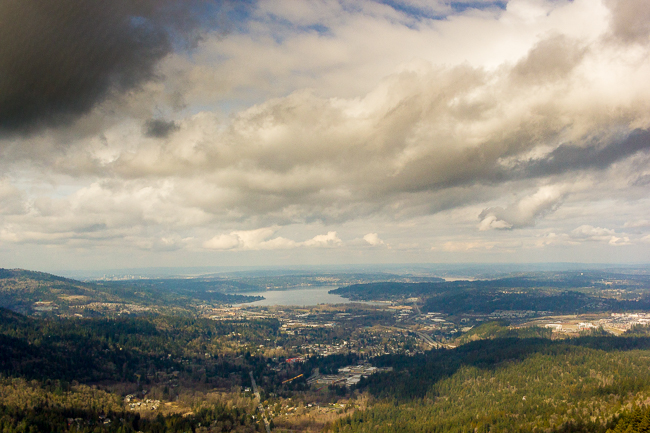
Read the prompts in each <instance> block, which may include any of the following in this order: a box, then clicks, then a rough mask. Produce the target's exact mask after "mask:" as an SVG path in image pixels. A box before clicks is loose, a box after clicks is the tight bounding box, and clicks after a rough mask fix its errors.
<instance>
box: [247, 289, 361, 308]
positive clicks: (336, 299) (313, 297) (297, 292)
mask: <svg viewBox="0 0 650 433" xmlns="http://www.w3.org/2000/svg"><path fill="white" fill-rule="evenodd" d="M337 288H339V286H325V287H312V288H310V289H303V288H300V289H290V290H267V291H264V292H251V293H248V292H247V293H241V294H242V295H248V296H264V298H265V299H263V300H261V301H256V302H248V303H246V304H238V305H241V306H249V305H250V306H263V305H267V306H268V305H296V306H309V305H318V304H347V303H349V302H350V300H349V299H346V298H343V297H341V296H339V295H333V294H330V293H327V292H328V291H330V290H332V289H337Z"/></svg>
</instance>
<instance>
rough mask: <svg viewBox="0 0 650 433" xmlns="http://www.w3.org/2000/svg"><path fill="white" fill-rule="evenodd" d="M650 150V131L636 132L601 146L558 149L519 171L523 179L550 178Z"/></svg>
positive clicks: (608, 164)
mask: <svg viewBox="0 0 650 433" xmlns="http://www.w3.org/2000/svg"><path fill="white" fill-rule="evenodd" d="M648 149H650V130H647V129H636V130H634V131H632V132H631V133H630V134H629V135H628V136H627V137H625V138H624V139H623V140H621V141H614V142H611V143H609V144H607V145H605V146H602V145H600V144H599V143H596V144H592V145H589V146H576V145H561V146H559V147H557V148H556V149H555V150H553V152H551V153H550V154H549V155H548V157H546V158H544V159H543V160H539V161H535V162H532V163H529V164H527V165H526V166H525V167H521V170H520V171H519V172H520V173H521V174H524V175H525V176H526V177H540V176H550V175H554V174H562V173H566V172H570V171H573V170H585V169H605V168H607V167H609V166H610V165H612V164H613V163H615V162H617V161H620V160H623V159H625V158H627V157H629V156H632V155H634V154H635V153H637V152H640V151H643V150H648Z"/></svg>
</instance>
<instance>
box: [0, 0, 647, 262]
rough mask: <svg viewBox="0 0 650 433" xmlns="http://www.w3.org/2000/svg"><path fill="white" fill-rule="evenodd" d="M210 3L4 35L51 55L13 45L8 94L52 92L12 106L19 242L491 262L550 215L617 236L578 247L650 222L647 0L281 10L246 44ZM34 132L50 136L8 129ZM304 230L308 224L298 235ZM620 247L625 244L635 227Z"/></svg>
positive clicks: (250, 30) (0, 207)
mask: <svg viewBox="0 0 650 433" xmlns="http://www.w3.org/2000/svg"><path fill="white" fill-rule="evenodd" d="M194 1H195V0H190V2H178V1H176V0H163V1H161V2H153V3H152V2H151V1H150V0H144V1H143V2H139V3H134V4H131V3H129V4H128V5H127V4H126V3H125V2H124V1H123V0H119V1H118V2H117V3H112V6H111V7H108V8H107V9H106V10H103V8H99V9H102V10H99V9H98V8H97V7H96V3H94V2H91V3H88V4H87V5H86V4H84V5H85V6H83V7H79V8H78V10H76V11H74V13H72V12H70V9H71V8H72V6H73V5H78V4H77V3H75V2H73V1H72V0H64V1H63V3H60V5H58V6H57V7H59V8H60V9H61V13H60V14H63V15H64V16H66V17H68V19H69V20H72V21H70V22H69V23H68V24H69V25H68V24H65V25H66V28H64V29H61V30H60V31H59V26H62V25H63V24H61V23H59V21H60V18H58V16H59V15H56V14H58V13H59V12H56V13H55V14H53V15H52V16H53V17H54V16H55V15H56V17H57V18H56V20H55V21H56V23H50V22H47V20H46V22H44V23H43V24H42V25H41V24H40V23H37V22H36V21H34V20H32V21H34V23H35V24H34V26H32V27H30V26H27V27H25V26H22V24H21V27H16V28H13V27H12V29H10V30H6V29H4V28H3V29H0V34H3V33H2V32H5V33H6V32H9V31H11V32H12V33H15V35H14V36H12V37H14V38H19V39H20V40H21V41H25V42H24V43H23V42H21V43H23V45H25V44H28V45H29V44H31V45H30V46H33V47H34V48H35V49H37V50H36V51H38V50H43V48H42V47H43V46H45V47H46V48H47V47H50V48H51V50H50V51H48V52H51V53H52V58H50V57H48V56H49V54H47V53H46V54H47V55H45V56H42V58H39V57H38V56H34V55H32V54H31V53H32V52H31V51H30V50H23V52H24V53H25V56H26V57H25V58H19V57H20V56H19V51H20V49H19V48H15V47H14V45H12V46H5V45H3V46H2V47H0V51H2V53H4V54H6V55H5V56H4V57H3V59H2V60H0V65H1V64H3V63H2V62H10V61H11V62H13V63H12V65H14V66H10V67H7V68H0V71H1V72H0V88H1V87H2V86H4V85H5V84H6V83H9V82H10V81H11V80H14V81H15V80H17V79H18V78H16V77H20V76H23V77H25V80H26V81H29V82H30V83H32V84H25V83H22V84H21V83H19V85H17V86H14V87H12V88H15V89H17V90H15V92H14V93H11V92H9V93H6V92H0V112H1V110H5V111H4V112H6V113H9V114H10V115H9V116H8V117H7V116H0V119H2V120H0V122H2V121H4V122H5V123H3V124H2V126H1V127H0V128H1V129H2V131H0V135H2V134H3V133H4V135H3V136H2V137H0V140H1V143H0V153H1V157H0V167H1V168H2V172H3V173H7V176H11V179H12V182H8V181H7V182H5V183H2V182H0V232H2V233H3V235H2V236H3V239H4V240H5V241H6V242H7V243H8V244H10V245H12V246H15V245H18V244H21V243H25V244H27V243H34V244H37V243H40V244H62V245H66V246H68V247H71V248H72V247H80V246H82V247H83V246H89V245H96V246H105V245H118V244H119V243H120V242H123V243H124V245H131V246H136V247H137V248H141V249H150V250H165V249H170V250H173V249H175V248H179V249H181V250H183V249H184V250H188V251H202V250H203V249H214V250H249V251H253V250H267V251H271V250H279V249H286V250H290V249H294V250H300V249H303V250H302V251H305V250H306V249H307V248H309V247H312V248H317V247H325V246H329V247H338V246H343V247H348V246H349V247H355V246H358V247H359V248H358V249H357V250H355V252H356V253H359V254H366V253H367V254H369V255H370V254H379V253H380V250H381V251H383V249H380V248H375V249H373V248H370V247H369V246H380V245H382V240H381V239H380V238H379V236H378V235H377V234H376V233H369V231H370V230H373V232H374V231H377V232H381V233H382V236H383V237H386V238H389V239H391V243H392V245H394V246H395V248H398V247H397V246H398V245H404V248H405V249H407V248H409V252H411V251H421V250H422V248H425V249H427V248H428V247H425V246H424V245H429V246H430V245H432V244H435V245H438V247H437V248H438V251H440V249H441V247H440V246H439V245H440V244H443V243H444V242H441V241H436V240H430V239H428V238H427V239H424V238H426V237H427V236H429V237H431V238H435V237H443V236H444V239H445V241H449V242H451V243H450V244H449V246H448V248H449V249H450V250H452V249H455V250H457V251H461V250H463V249H465V250H468V251H472V250H473V251H489V247H490V245H492V246H495V245H497V240H495V239H500V241H503V238H508V239H514V238H515V237H518V236H522V237H526V236H531V239H533V240H539V238H540V236H538V235H539V233H540V232H542V231H543V230H544V229H546V226H548V225H551V223H552V225H553V227H552V228H549V230H553V232H554V233H557V239H560V240H561V241H562V242H564V243H565V244H566V245H567V246H569V245H578V244H581V243H583V242H586V241H587V239H592V240H594V239H595V238H593V236H597V234H593V236H592V235H587V234H585V233H582V232H580V231H578V232H576V233H574V234H573V235H571V236H570V235H569V233H570V232H571V230H572V229H573V228H575V227H578V226H580V225H581V224H582V223H583V222H585V221H589V222H590V223H591V224H593V225H594V226H595V227H620V224H621V218H624V220H629V221H636V220H639V219H641V218H645V216H644V215H647V207H648V205H647V203H646V201H644V200H646V198H647V188H646V187H647V182H646V181H645V179H650V172H649V171H648V167H650V115H649V114H648V113H650V81H648V80H647V76H650V60H649V59H648V56H647V55H646V54H647V48H648V46H650V44H649V43H648V41H647V39H644V38H645V36H644V35H646V33H645V30H644V28H645V27H644V25H645V24H644V21H643V20H642V19H640V20H638V21H635V20H636V18H635V17H634V16H633V15H632V14H631V13H629V11H628V12H626V8H627V6H626V4H625V2H616V1H612V2H609V0H607V2H606V3H603V2H601V1H596V2H594V1H591V0H575V1H571V2H545V1H541V2H540V1H532V0H511V1H509V2H508V3H507V4H501V3H499V2H464V3H462V4H458V3H456V2H452V3H450V2H443V1H441V2H420V1H418V2H416V3H409V2H388V3H387V2H375V1H365V0H361V1H357V2H350V1H347V0H345V1H338V0H336V1H320V2H304V3H300V4H299V5H296V4H295V2H292V1H289V0H269V1H267V2H260V3H258V4H256V5H255V7H252V8H250V9H247V14H245V16H240V17H235V18H236V19H235V21H234V22H232V23H231V29H232V32H231V33H230V34H228V37H226V38H224V37H223V36H224V35H223V33H222V32H220V31H213V29H214V27H215V26H213V25H212V24H210V23H207V24H206V23H205V22H203V21H202V18H200V19H199V21H196V19H197V16H195V15H194V12H192V8H193V6H194V5H196V4H197V3H195V2H194ZM196 1H198V0H196ZM154 3H155V4H154ZM181 3H182V4H181ZM188 4H189V5H190V7H189V9H186V10H183V11H182V13H179V14H178V15H176V14H174V13H173V12H174V10H175V8H185V6H187V5H188ZM228 4H232V3H231V2H228ZM631 4H635V5H637V6H638V7H639V8H641V9H642V10H641V12H640V14H641V15H643V14H644V13H645V12H644V11H645V9H644V8H645V6H644V5H641V4H640V3H639V4H637V1H636V0H634V1H632V2H631ZM202 5H203V6H206V8H207V9H205V10H207V11H208V12H210V7H211V6H212V3H210V4H209V5H206V4H202ZM208 6H209V7H208ZM475 6H476V8H474V7H475ZM227 7H228V6H225V5H224V4H223V3H220V2H218V4H217V5H216V9H215V11H214V13H210V14H208V15H210V16H212V17H214V15H215V14H216V15H219V14H221V12H220V11H222V10H223V8H227ZM2 8H4V9H2ZM11 8H13V9H15V10H16V11H17V12H16V14H17V15H16V16H17V19H16V21H17V23H23V22H25V21H30V20H31V18H30V17H31V15H30V14H31V13H32V12H30V10H28V8H26V7H23V6H22V4H20V5H19V3H18V2H15V1H14V0H10V1H9V2H8V3H6V4H3V5H2V6H0V11H2V10H9V9H11ZM35 8H36V9H34V11H37V10H40V9H43V8H46V6H43V5H40V3H39V5H37V6H35ZM136 8H144V9H142V10H140V9H137V10H136ZM473 8H474V9H473ZM472 9H473V10H472ZM134 11H135V12H134ZM136 12H137V13H136ZM34 13H35V12H34ZM21 14H22V15H21ZM75 14H76V15H75ZM5 15H6V14H3V16H5ZM46 16H47V14H46ZM125 17H127V18H128V19H127V18H125ZM443 17H444V19H441V18H443ZM225 21H228V20H225ZM619 22H622V23H624V24H617V23H619ZM111 23H113V24H111ZM217 24H218V25H217V26H216V27H217V28H218V29H221V28H223V26H222V25H221V23H217ZM90 25H92V27H93V29H91V31H90V32H89V33H88V36H87V39H84V38H79V37H78V33H79V32H81V30H80V29H83V28H84V27H83V26H90ZM107 26H108V27H107ZM120 26H122V27H120ZM625 26H629V30H630V31H629V32H627V31H628V29H626V28H625ZM23 27H25V28H23ZM36 27H38V28H39V29H42V30H43V34H38V33H34V28H36ZM120 29H126V30H125V31H122V30H120ZM468 29H471V30H472V31H468ZM84 31H85V30H84ZM48 32H50V33H51V32H56V34H60V35H61V37H60V38H49V37H45V36H43V35H46V34H49V33H48ZM102 32H104V33H102ZM626 32H627V33H626ZM84 34H85V33H84ZM103 34H106V37H105V38H104V36H102V35H103ZM197 35H200V36H201V39H200V40H198V39H196V36H197ZM3 37H4V36H3ZM70 41H72V42H74V43H70ZM108 41H113V42H114V45H111V44H109V42H108ZM192 41H197V43H196V44H195V45H194V46H193V47H192V49H191V50H188V49H187V48H188V47H187V45H189V44H190V43H191V42H192ZM48 44H51V46H50V45H48ZM107 44H108V45H107ZM115 44H116V45H115ZM109 45H110V46H109ZM18 46H19V47H20V43H19V44H18ZM112 47H114V48H115V49H123V50H124V51H123V52H122V51H120V52H118V53H116V54H115V55H114V56H110V55H107V53H108V54H110V53H111V51H110V50H112V49H113V48H112ZM46 51H47V50H46ZM86 52H87V53H90V54H89V56H91V57H92V56H99V57H100V58H99V59H98V61H97V64H96V65H95V64H90V65H89V66H88V67H85V65H87V64H88V63H89V62H91V63H92V61H91V60H92V59H91V60H89V59H88V58H87V56H85V55H81V54H83V53H86ZM141 52H145V55H144V56H142V57H140V56H139V53H141ZM79 53H81V54H79ZM0 57H2V56H0ZM10 59H13V60H10ZM39 59H40V60H39ZM37 60H38V61H42V62H44V63H45V64H48V65H49V64H53V63H56V62H59V61H60V62H63V63H60V64H56V65H53V66H48V67H46V68H40V69H45V70H48V74H49V75H48V74H42V75H41V74H37V73H36V72H34V71H31V69H29V68H30V67H32V65H33V64H36V63H38V62H37ZM12 68H15V69H12ZM16 68H17V69H16ZM21 68H22V69H21ZM23 69H25V70H27V72H24V73H23V72H20V71H22V70H23ZM40 69H39V70H40ZM19 70H20V71H19ZM17 71H18V72H17ZM30 71H31V72H30ZM70 71H72V72H70ZM2 74H4V75H2ZM61 76H65V77H69V78H70V80H72V81H74V82H75V83H76V84H75V86H76V87H75V89H73V91H72V92H67V91H64V90H65V89H63V87H61V88H59V87H57V86H59V84H58V83H59V82H60V79H61ZM50 79H51V80H52V83H54V82H56V83H57V84H56V86H50V84H51V83H50V81H49V80H50ZM86 79H87V80H86ZM3 80H4V81H3ZM7 80H9V81H7ZM7 85H8V84H7ZM61 86H63V84H61ZM29 89H33V91H34V92H33V94H30V93H29V91H28V90H29ZM43 89H51V90H52V93H51V94H50V93H48V92H45V91H44V90H43ZM12 91H13V90H12ZM16 92H17V93H16ZM21 92H22V93H21ZM19 94H25V95H27V97H25V98H20V97H19ZM3 97H4V98H5V99H2V98H3ZM12 98H13V99H12ZM30 98H31V99H30ZM12 101H13V102H12ZM16 101H17V102H16ZM21 101H22V102H21ZM3 104H4V105H3ZM12 104H13V105H12ZM21 104H23V105H21ZM2 107H4V108H2ZM7 107H13V108H7ZM12 116H13V117H12ZM60 125H65V126H64V127H63V126H62V127H59V126H60ZM42 126H49V128H47V129H45V130H43V129H39V128H40V127H42ZM25 131H27V132H29V131H37V132H38V133H33V134H30V135H28V136H26V135H24V134H20V133H18V134H6V133H7V132H25ZM578 184H580V185H582V186H580V185H578ZM576 185H578V186H576ZM584 185H588V186H589V188H584V187H583V186H584ZM613 203H614V204H613ZM621 207H625V208H626V212H625V213H620V214H617V211H618V210H619V209H620V208H621ZM550 214H553V217H552V221H550V220H551V218H549V222H548V223H547V224H544V229H540V228H535V225H536V224H537V225H538V226H539V225H541V224H539V221H540V220H541V219H542V218H544V217H545V216H547V215H550ZM434 215H435V216H434ZM477 215H480V217H479V218H480V219H479V228H480V229H481V231H479V233H476V216H477ZM623 215H624V216H623ZM287 225H295V227H303V226H308V227H309V229H304V230H303V231H302V232H301V231H300V230H298V231H297V232H296V233H305V232H307V231H309V233H310V234H309V235H306V234H303V235H298V234H296V235H292V237H293V238H295V240H292V239H287V238H285V237H283V236H280V235H279V233H283V232H282V231H281V230H282V227H285V226H287ZM351 226H354V227H355V229H354V230H352V229H350V227H351ZM407 226H408V227H407ZM223 227H228V228H229V229H228V231H223ZM315 227H318V229H317V230H318V231H314V230H316V229H315ZM346 227H347V228H346ZM258 228H259V231H256V230H250V229H258ZM495 229H496V230H495ZM498 229H500V230H498ZM515 229H517V230H515ZM425 232H426V233H428V235H426V236H425V235H424V234H423V233H425ZM314 233H327V234H321V235H319V236H316V237H313V238H312V236H313V234H314ZM337 233H340V234H341V236H343V237H344V238H345V239H351V241H346V242H345V243H343V242H342V241H341V239H340V238H339V236H338V234H337ZM364 233H367V235H366V236H364V237H363V238H361V236H362V235H363V234H364ZM450 233H453V235H454V236H457V239H451V236H452V235H451V234H450ZM468 233H471V236H475V238H472V239H470V240H469V241H468V240H467V239H468V238H467V235H468ZM631 233H635V234H637V235H638V232H632V231H631ZM215 234H217V236H214V235H215ZM373 235H374V236H373ZM375 236H376V237H375ZM446 236H449V237H446ZM581 236H582V237H581ZM590 236H591V237H590ZM601 236H604V237H605V238H603V239H606V242H603V241H601V242H600V243H602V244H603V245H604V247H606V246H607V243H608V242H610V241H611V240H612V238H611V236H614V237H616V238H619V240H614V243H621V242H625V236H626V235H623V234H621V233H618V234H617V233H612V234H608V233H604V234H602V235H601ZM630 236H631V235H630ZM635 239H636V238H635ZM206 240H207V241H206ZM204 241H205V243H204ZM500 241H499V242H500ZM545 241H548V242H549V243H552V242H554V240H553V239H551V237H550V235H549V237H548V239H545V240H544V242H545ZM459 242H460V243H459ZM463 242H465V243H464V244H463ZM531 242H533V241H531ZM533 243H534V242H533ZM416 244H417V245H418V246H417V247H415V246H414V245H416ZM202 245H204V246H205V248H202ZM384 245H386V244H385V243H384ZM454 245H455V246H454ZM513 245H514V244H513ZM592 245H596V243H595V242H594V243H593V244H592ZM362 246H365V248H361V247H362ZM386 246H387V245H386ZM499 246H500V247H503V250H504V251H505V250H507V249H508V248H510V247H508V246H507V245H506V246H503V245H501V244H499ZM34 248H36V247H34ZM512 248H513V249H516V247H514V246H513V247H512ZM384 252H385V251H384ZM318 253H322V251H319V252H318ZM427 253H430V251H428V249H427ZM269 254H270V253H269ZM441 257H442V258H444V257H443V256H441ZM425 260H428V258H427V257H425Z"/></svg>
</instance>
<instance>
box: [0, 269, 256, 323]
mask: <svg viewBox="0 0 650 433" xmlns="http://www.w3.org/2000/svg"><path fill="white" fill-rule="evenodd" d="M147 281H151V280H147ZM192 281H193V280H187V279H183V280H163V281H162V283H161V284H153V283H146V282H143V281H138V282H119V283H99V282H82V281H77V280H72V279H69V278H64V277H59V276H56V275H52V274H47V273H44V272H35V271H28V270H23V269H1V268H0V307H2V308H8V309H10V310H13V311H17V312H20V313H23V314H28V315H29V314H41V315H51V314H57V315H61V314H63V315H74V314H80V315H82V316H88V315H90V316H92V315H104V314H113V313H120V314H129V313H141V312H146V311H159V310H160V309H161V308H165V309H170V308H171V309H187V308H191V307H192V306H193V305H196V304H201V303H211V304H230V303H244V302H251V301H256V300H259V299H263V298H262V297H259V296H257V297H254V296H243V295H230V294H225V293H223V290H211V287H213V286H211V285H206V284H201V283H200V282H198V281H197V282H195V283H194V284H193V283H192Z"/></svg>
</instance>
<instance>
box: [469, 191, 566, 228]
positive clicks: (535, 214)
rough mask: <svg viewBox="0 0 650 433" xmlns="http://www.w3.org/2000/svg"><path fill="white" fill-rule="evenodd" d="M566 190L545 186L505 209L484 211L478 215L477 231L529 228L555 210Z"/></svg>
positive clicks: (498, 208)
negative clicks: (479, 221)
mask: <svg viewBox="0 0 650 433" xmlns="http://www.w3.org/2000/svg"><path fill="white" fill-rule="evenodd" d="M568 190H569V188H568V187H567V186H566V185H550V186H545V187H542V188H540V189H539V190H538V191H537V192H536V193H535V194H533V195H531V196H528V197H524V198H523V199H521V200H519V202H517V203H516V204H513V205H510V206H508V207H506V208H502V207H491V208H487V209H484V210H483V211H482V212H481V214H480V215H479V219H480V220H481V223H480V224H479V230H481V231H485V230H490V229H517V228H522V227H531V226H533V225H535V220H536V219H538V218H540V217H541V216H543V215H545V214H547V213H549V212H553V211H554V210H555V209H557V207H558V206H559V205H560V204H561V202H562V200H563V199H564V197H565V196H566V194H567V193H568Z"/></svg>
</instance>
